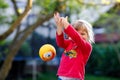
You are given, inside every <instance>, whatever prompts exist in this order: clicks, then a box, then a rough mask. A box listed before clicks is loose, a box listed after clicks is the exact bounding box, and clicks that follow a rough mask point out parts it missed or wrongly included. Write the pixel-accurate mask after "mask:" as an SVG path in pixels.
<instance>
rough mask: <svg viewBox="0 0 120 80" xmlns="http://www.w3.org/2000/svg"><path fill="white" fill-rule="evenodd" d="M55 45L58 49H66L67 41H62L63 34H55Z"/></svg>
mask: <svg viewBox="0 0 120 80" xmlns="http://www.w3.org/2000/svg"><path fill="white" fill-rule="evenodd" d="M56 43H57V45H58V46H59V47H61V48H64V49H66V47H67V44H68V41H67V40H66V39H64V35H63V33H62V34H61V35H58V34H57V32H56Z"/></svg>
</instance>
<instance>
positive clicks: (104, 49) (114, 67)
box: [86, 42, 120, 77]
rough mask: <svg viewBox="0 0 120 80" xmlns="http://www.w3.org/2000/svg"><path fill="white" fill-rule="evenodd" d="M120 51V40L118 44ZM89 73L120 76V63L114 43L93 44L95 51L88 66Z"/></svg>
mask: <svg viewBox="0 0 120 80" xmlns="http://www.w3.org/2000/svg"><path fill="white" fill-rule="evenodd" d="M116 46H117V47H118V48H119V51H120V42H119V43H117V44H116ZM86 69H87V72H88V73H92V74H96V75H106V76H114V77H115V76H116V77H119V76H120V73H119V72H120V63H119V60H118V58H117V54H116V53H115V48H114V46H113V45H112V44H107V43H103V44H97V45H93V51H92V54H91V57H90V59H89V61H88V65H87V67H86Z"/></svg>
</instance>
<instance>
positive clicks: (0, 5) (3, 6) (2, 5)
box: [0, 0, 8, 9]
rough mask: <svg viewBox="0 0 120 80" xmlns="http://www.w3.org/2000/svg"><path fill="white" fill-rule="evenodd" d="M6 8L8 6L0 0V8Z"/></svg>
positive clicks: (3, 0)
mask: <svg viewBox="0 0 120 80" xmlns="http://www.w3.org/2000/svg"><path fill="white" fill-rule="evenodd" d="M7 7H8V4H7V3H6V2H5V0H0V8H2V9H4V8H7Z"/></svg>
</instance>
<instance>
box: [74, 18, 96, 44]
mask: <svg viewBox="0 0 120 80" xmlns="http://www.w3.org/2000/svg"><path fill="white" fill-rule="evenodd" d="M73 27H74V28H75V29H86V32H87V33H88V41H89V42H90V43H94V33H93V28H92V25H91V24H90V23H88V22H87V21H85V20H77V21H75V22H74V23H73Z"/></svg>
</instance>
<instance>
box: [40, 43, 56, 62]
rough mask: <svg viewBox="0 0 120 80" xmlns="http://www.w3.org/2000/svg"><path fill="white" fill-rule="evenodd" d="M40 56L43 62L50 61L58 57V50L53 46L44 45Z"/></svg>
mask: <svg viewBox="0 0 120 80" xmlns="http://www.w3.org/2000/svg"><path fill="white" fill-rule="evenodd" d="M39 56H40V58H41V59H42V60H43V61H50V60H52V59H53V58H54V57H55V56H56V50H55V48H54V47H53V46H52V45H51V44H44V45H43V46H42V47H41V48H40V49H39Z"/></svg>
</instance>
